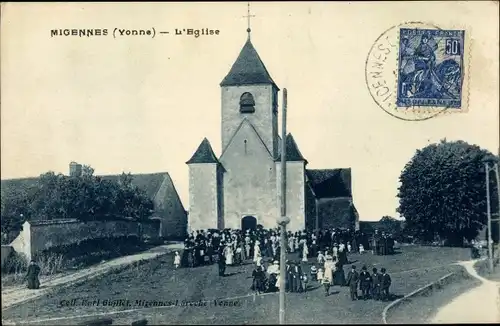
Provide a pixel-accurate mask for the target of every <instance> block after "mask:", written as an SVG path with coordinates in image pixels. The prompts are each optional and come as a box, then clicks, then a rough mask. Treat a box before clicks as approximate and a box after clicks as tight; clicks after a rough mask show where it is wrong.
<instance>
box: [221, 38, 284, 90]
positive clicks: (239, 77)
mask: <svg viewBox="0 0 500 326" xmlns="http://www.w3.org/2000/svg"><path fill="white" fill-rule="evenodd" d="M253 84H272V85H274V86H275V87H276V88H278V86H276V84H275V83H274V81H273V79H272V78H271V76H270V75H269V72H268V71H267V69H266V66H264V63H263V62H262V60H261V59H260V57H259V54H258V53H257V51H256V50H255V48H254V47H253V44H252V42H251V41H250V38H248V39H247V41H246V43H245V45H244V46H243V48H242V49H241V52H240V54H239V55H238V58H237V59H236V61H235V62H234V64H233V66H232V67H231V70H230V71H229V73H228V74H227V76H226V77H225V78H224V80H222V82H221V83H220V86H238V85H253Z"/></svg>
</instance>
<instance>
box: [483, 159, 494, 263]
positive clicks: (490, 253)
mask: <svg viewBox="0 0 500 326" xmlns="http://www.w3.org/2000/svg"><path fill="white" fill-rule="evenodd" d="M484 168H485V170H486V213H487V214H488V267H489V270H490V273H493V250H492V246H493V241H492V239H491V205H490V165H489V163H488V162H484Z"/></svg>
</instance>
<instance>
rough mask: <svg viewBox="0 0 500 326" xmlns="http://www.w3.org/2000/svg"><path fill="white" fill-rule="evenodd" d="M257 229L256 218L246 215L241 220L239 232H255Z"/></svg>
mask: <svg viewBox="0 0 500 326" xmlns="http://www.w3.org/2000/svg"><path fill="white" fill-rule="evenodd" d="M256 229H257V218H255V216H251V215H247V216H244V217H243V218H242V219H241V230H242V231H246V230H256Z"/></svg>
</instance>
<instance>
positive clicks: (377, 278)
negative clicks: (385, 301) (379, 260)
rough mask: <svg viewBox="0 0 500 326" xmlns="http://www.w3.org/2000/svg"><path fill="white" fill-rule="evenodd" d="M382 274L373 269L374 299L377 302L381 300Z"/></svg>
mask: <svg viewBox="0 0 500 326" xmlns="http://www.w3.org/2000/svg"><path fill="white" fill-rule="evenodd" d="M381 276H382V275H381V274H380V273H379V272H378V271H377V269H376V268H375V267H374V268H373V274H372V297H373V299H375V300H377V301H378V300H380V282H381Z"/></svg>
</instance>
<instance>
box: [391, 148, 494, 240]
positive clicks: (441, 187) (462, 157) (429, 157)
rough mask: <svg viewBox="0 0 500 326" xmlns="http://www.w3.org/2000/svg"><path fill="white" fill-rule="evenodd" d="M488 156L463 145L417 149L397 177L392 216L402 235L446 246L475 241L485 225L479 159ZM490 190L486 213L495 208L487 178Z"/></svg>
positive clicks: (483, 185) (492, 185)
mask: <svg viewBox="0 0 500 326" xmlns="http://www.w3.org/2000/svg"><path fill="white" fill-rule="evenodd" d="M490 155H491V153H489V152H488V151H486V150H484V149H481V148H480V147H478V146H476V145H470V144H468V143H466V142H464V141H455V142H447V141H446V140H442V141H441V142H440V143H439V144H431V145H428V146H427V147H425V148H423V149H421V150H418V151H417V152H416V154H415V155H414V157H413V158H412V159H411V161H410V162H409V163H407V164H406V166H405V167H404V170H403V172H402V173H401V176H400V182H401V186H400V188H399V193H398V197H399V208H398V212H399V213H400V214H401V215H402V216H404V218H405V228H406V230H407V231H409V232H410V233H411V234H412V235H414V236H415V237H417V238H419V239H420V240H424V241H433V240H435V239H436V236H437V237H439V238H440V239H443V240H447V241H448V243H449V244H450V245H461V244H462V243H463V239H464V238H465V239H467V240H471V239H473V238H475V237H476V236H477V234H478V231H479V230H480V229H481V228H483V226H484V225H485V224H486V221H487V216H486V190H485V188H486V187H485V173H484V163H483V162H482V159H483V158H485V157H486V156H490ZM490 189H491V199H492V200H491V202H492V203H495V204H494V206H492V209H498V208H497V207H498V206H496V205H498V203H497V202H498V199H495V198H498V197H497V196H496V191H497V190H496V183H495V182H494V180H493V178H492V179H491V180H490ZM492 211H494V210H492Z"/></svg>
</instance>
